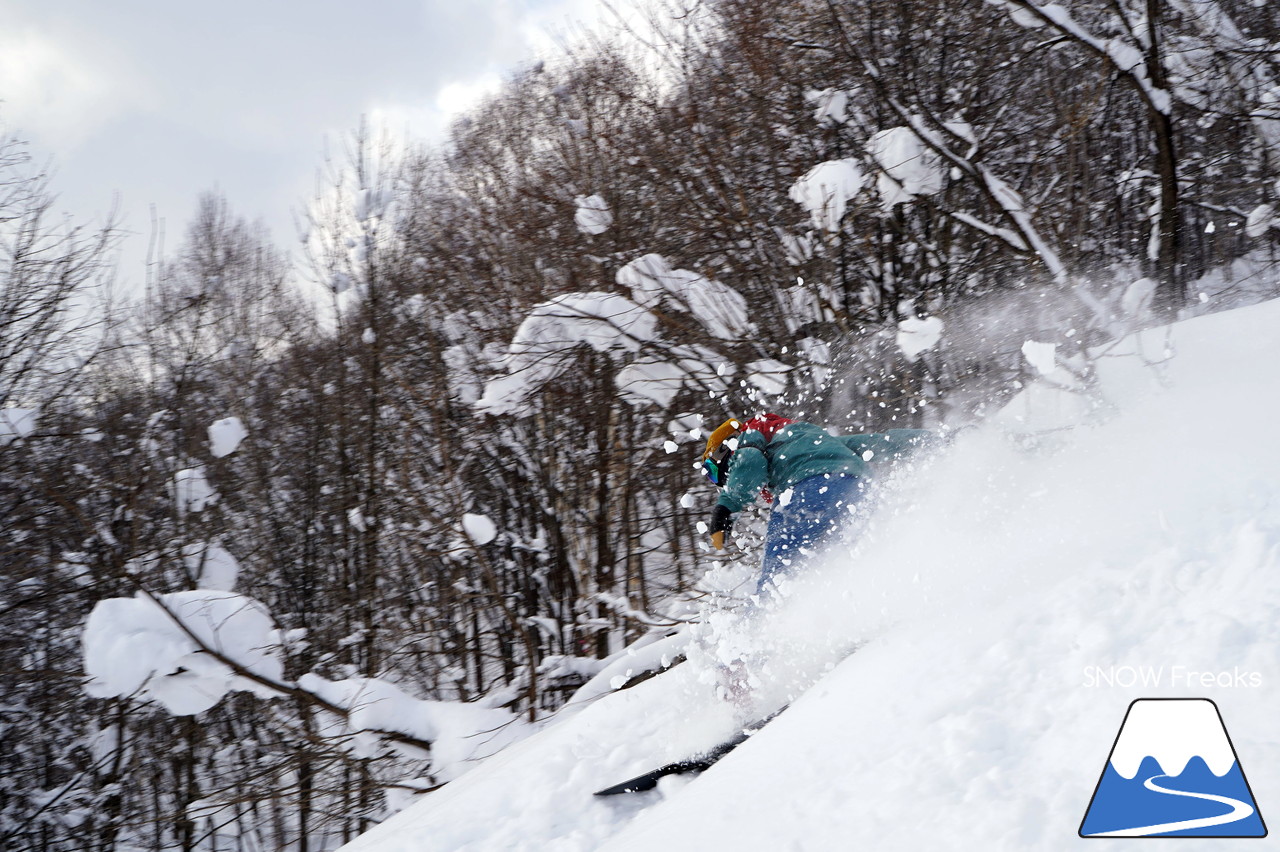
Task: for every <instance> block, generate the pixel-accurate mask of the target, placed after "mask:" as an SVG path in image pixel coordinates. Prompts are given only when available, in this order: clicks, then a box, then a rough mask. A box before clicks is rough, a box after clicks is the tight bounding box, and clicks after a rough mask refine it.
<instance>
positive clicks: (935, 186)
mask: <svg viewBox="0 0 1280 852" xmlns="http://www.w3.org/2000/svg"><path fill="white" fill-rule="evenodd" d="M867 152H868V153H869V154H871V156H872V157H873V158H874V159H875V161H876V163H877V164H878V165H879V166H880V168H881V169H882V171H881V173H880V176H879V178H878V179H877V180H876V189H877V190H878V191H879V193H880V202H881V204H883V205H884V209H885V210H889V209H891V208H892V207H893V206H894V205H895V204H902V203H904V202H908V201H911V200H913V199H914V198H916V197H917V196H921V195H935V194H937V193H939V192H941V191H942V187H943V184H944V181H945V178H946V171H945V170H944V169H943V167H942V159H941V158H940V157H939V156H938V155H937V154H936V153H935V152H934V151H932V150H930V149H929V147H928V146H926V145H925V144H924V143H923V142H922V141H921V140H920V137H919V136H917V135H916V134H915V132H914V131H912V130H911V129H910V128H908V127H892V128H890V129H888V130H881V131H880V132H879V133H876V134H875V135H874V136H872V137H871V139H870V140H869V141H868V142H867Z"/></svg>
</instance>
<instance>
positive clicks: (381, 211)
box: [355, 189, 395, 222]
mask: <svg viewBox="0 0 1280 852" xmlns="http://www.w3.org/2000/svg"><path fill="white" fill-rule="evenodd" d="M393 200H395V193H394V192H393V191H392V190H390V189H362V190H360V191H359V192H358V193H356V207H355V216H356V219H357V221H360V222H368V221H369V220H370V219H379V218H381V217H382V216H384V215H386V212H387V208H388V207H389V206H390V205H391V202H392V201H393Z"/></svg>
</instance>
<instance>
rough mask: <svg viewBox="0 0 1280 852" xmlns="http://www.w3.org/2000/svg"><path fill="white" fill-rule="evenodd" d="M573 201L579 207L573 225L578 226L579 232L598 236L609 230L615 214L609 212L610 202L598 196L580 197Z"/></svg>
mask: <svg viewBox="0 0 1280 852" xmlns="http://www.w3.org/2000/svg"><path fill="white" fill-rule="evenodd" d="M573 201H574V203H575V204H577V205H578V212H577V213H575V214H574V216H573V224H575V225H577V226H578V230H579V231H581V232H582V233H584V234H589V235H591V236H596V235H597V234H603V233H604V232H605V231H607V230H609V226H610V225H612V224H613V213H612V212H611V211H610V210H609V204H608V202H606V201H605V200H604V199H603V198H601V197H600V196H598V195H579V196H578V197H577V198H575V199H574V200H573Z"/></svg>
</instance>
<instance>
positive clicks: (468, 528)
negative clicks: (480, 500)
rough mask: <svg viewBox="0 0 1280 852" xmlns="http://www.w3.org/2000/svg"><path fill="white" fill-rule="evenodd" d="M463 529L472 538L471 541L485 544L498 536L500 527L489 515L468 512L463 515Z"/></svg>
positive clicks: (476, 543) (480, 544) (479, 544)
mask: <svg viewBox="0 0 1280 852" xmlns="http://www.w3.org/2000/svg"><path fill="white" fill-rule="evenodd" d="M462 530H463V532H465V533H466V534H467V538H469V539H471V543H472V544H475V545H477V546H483V545H486V544H488V543H489V542H491V541H493V540H494V539H495V538H497V537H498V528H497V526H495V525H494V523H493V521H492V520H491V519H490V518H489V516H488V515H475V514H472V513H470V512H467V513H466V514H464V515H463V516H462Z"/></svg>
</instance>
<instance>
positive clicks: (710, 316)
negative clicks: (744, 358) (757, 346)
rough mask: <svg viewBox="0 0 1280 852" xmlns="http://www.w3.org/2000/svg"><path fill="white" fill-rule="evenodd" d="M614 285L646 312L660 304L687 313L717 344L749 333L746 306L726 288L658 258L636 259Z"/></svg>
mask: <svg viewBox="0 0 1280 852" xmlns="http://www.w3.org/2000/svg"><path fill="white" fill-rule="evenodd" d="M616 280H617V282H618V283H619V284H621V285H622V286H624V287H628V288H630V289H631V297H632V298H633V299H635V300H636V302H637V303H638V304H640V305H643V306H644V307H646V308H656V307H658V306H659V305H660V304H662V303H663V302H666V303H667V304H670V305H671V306H672V307H674V308H676V309H678V310H681V311H687V312H688V313H691V314H693V316H694V317H695V318H696V319H697V320H698V321H699V322H701V323H702V325H703V326H704V327H705V328H706V329H707V331H708V332H710V333H711V334H713V335H714V336H716V337H718V338H720V339H721V340H737V339H740V338H742V337H743V336H745V335H747V334H749V333H750V332H751V330H752V326H751V321H750V320H749V319H748V317H747V302H746V299H744V298H743V297H742V294H741V293H739V292H738V291H737V290H734V289H733V288H732V287H729V286H728V285H726V284H722V283H721V282H719V281H713V280H711V279H710V278H707V277H706V276H703V275H699V274H698V273H696V272H692V271H690V270H688V269H672V268H671V265H670V264H668V263H667V260H666V258H664V257H663V256H662V255H660V254H646V255H644V256H642V257H638V258H636V259H635V260H633V261H631V262H630V263H628V264H627V265H626V266H624V267H622V268H621V269H619V270H618V274H617V278H616Z"/></svg>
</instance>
